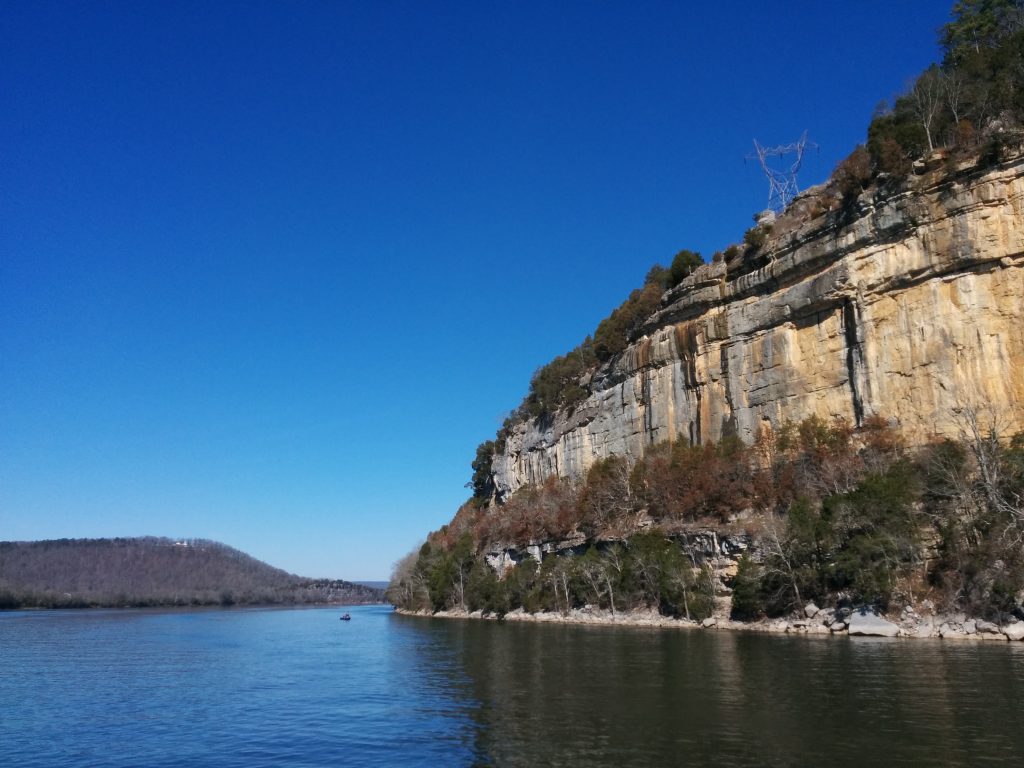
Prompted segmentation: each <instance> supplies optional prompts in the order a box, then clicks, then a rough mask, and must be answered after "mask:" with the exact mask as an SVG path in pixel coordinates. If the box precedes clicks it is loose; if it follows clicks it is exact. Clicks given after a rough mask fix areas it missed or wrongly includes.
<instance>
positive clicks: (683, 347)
mask: <svg viewBox="0 0 1024 768" xmlns="http://www.w3.org/2000/svg"><path fill="white" fill-rule="evenodd" d="M798 202H799V201H798ZM782 229H783V228H781V227H780V228H778V230H782ZM764 252H765V253H766V254H767V258H766V259H764V260H763V263H758V264H753V265H752V264H751V263H749V261H748V262H746V263H740V261H739V260H734V261H733V262H729V263H726V262H724V261H722V262H718V263H713V264H707V265H705V266H703V267H701V268H699V269H698V270H697V271H696V272H695V273H694V274H693V275H692V276H691V277H690V278H688V279H687V280H686V281H684V282H683V284H682V285H680V286H678V287H676V288H674V289H672V290H671V291H669V292H668V293H667V294H666V295H665V297H664V298H663V300H662V306H661V308H660V310H659V311H658V312H656V313H655V315H654V316H652V317H651V318H650V319H649V320H648V322H647V323H646V324H645V326H644V328H643V335H642V337H641V338H639V339H637V340H636V341H635V342H634V343H632V344H631V345H630V346H629V347H628V348H627V349H626V350H625V352H624V353H622V354H621V355H620V356H618V357H617V358H615V359H613V360H612V361H610V362H609V363H607V364H606V365H604V366H603V367H601V368H600V369H598V370H597V371H596V372H594V373H593V375H592V376H591V378H590V381H589V390H590V392H591V394H590V396H589V397H588V398H587V399H586V400H585V401H584V402H583V403H581V404H579V405H578V406H577V407H576V408H575V409H574V410H572V411H561V412H558V413H555V414H553V415H551V416H547V417H544V418H542V419H539V420H538V419H534V420H531V421H527V422H523V423H520V424H518V425H516V426H515V427H514V428H513V429H512V430H511V433H510V434H509V436H508V438H507V440H506V441H505V445H504V449H503V451H502V452H501V453H499V454H498V455H497V456H495V457H494V460H493V462H492V473H493V479H494V484H495V487H496V489H497V493H498V495H499V496H502V497H504V496H507V495H508V494H510V493H512V492H514V491H515V490H516V489H518V488H519V487H521V486H523V485H524V484H527V483H535V482H538V481H541V480H543V479H544V478H546V477H549V476H552V475H561V476H568V477H579V476H581V475H582V474H583V473H584V472H585V471H586V469H587V468H588V467H589V466H590V465H591V464H592V463H593V462H594V460H595V459H598V458H602V457H605V456H609V455H621V456H627V457H632V458H635V457H638V456H640V455H642V454H643V452H644V451H645V449H646V447H647V446H649V445H652V444H654V443H658V442H662V441H665V440H677V439H684V440H689V441H691V442H692V443H701V442H706V441H717V440H719V439H721V438H722V437H723V436H724V435H729V434H734V435H737V436H739V437H740V438H741V439H743V440H746V441H748V442H749V441H751V440H753V439H754V438H755V436H756V435H757V433H758V430H759V429H765V428H778V426H779V425H780V424H781V423H783V422H784V421H786V420H792V421H799V420H802V419H804V418H807V417H809V416H812V415H817V416H819V417H822V418H825V419H831V418H833V417H842V418H845V419H847V420H849V421H850V422H851V423H854V424H859V423H860V422H862V421H863V419H865V418H866V417H868V416H872V415H882V416H884V417H886V418H887V419H890V420H891V421H893V422H894V423H896V424H898V426H899V427H900V428H901V430H902V431H903V434H904V435H905V436H906V437H907V438H908V439H909V440H910V441H911V442H915V441H916V442H923V441H925V440H927V439H930V438H933V437H936V436H943V435H946V436H955V435H956V434H957V431H958V426H957V422H956V413H955V412H956V409H958V408H962V407H964V406H978V405H984V406H990V407H992V408H993V409H995V410H996V411H998V413H999V414H1000V416H1001V418H1002V419H1003V421H1004V422H1005V426H1006V427H1007V429H1010V430H1014V431H1016V430H1021V429H1024V158H1022V157H1020V156H1018V157H1017V158H1016V159H1013V160H1008V161H1005V162H1003V163H1002V164H1000V165H998V166H995V167H989V168H988V169H986V170H977V169H974V168H971V167H968V168H961V169H959V170H957V171H955V172H950V171H948V170H946V169H945V167H943V168H942V169H939V170H936V169H932V170H928V169H922V172H921V173H920V174H919V175H918V176H917V177H915V178H914V179H912V180H911V181H910V182H909V183H908V184H906V185H903V186H902V187H901V188H900V189H899V191H894V192H889V193H883V192H879V191H878V190H877V189H875V190H870V191H868V192H866V193H864V194H863V195H862V196H861V197H860V198H859V199H857V200H856V201H855V202H853V203H850V204H848V205H847V206H846V208H845V209H844V210H843V211H842V212H832V213H826V214H822V215H818V216H817V217H814V218H809V217H808V219H807V220H806V221H804V222H803V223H800V224H799V225H798V226H791V227H789V228H787V229H785V231H779V234H777V235H776V236H774V237H773V238H772V239H771V240H770V241H769V243H768V244H767V246H766V248H765V250H764Z"/></svg>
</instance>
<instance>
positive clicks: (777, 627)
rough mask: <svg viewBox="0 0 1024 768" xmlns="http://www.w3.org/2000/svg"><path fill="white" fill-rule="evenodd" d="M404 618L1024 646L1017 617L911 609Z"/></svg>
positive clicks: (455, 613) (594, 611) (586, 610)
mask: <svg viewBox="0 0 1024 768" xmlns="http://www.w3.org/2000/svg"><path fill="white" fill-rule="evenodd" d="M395 610H396V612H398V613H400V614H402V615H403V616H424V617H434V618H443V619H483V620H486V621H498V620H502V621H523V622H536V623H543V624H583V625H597V626H623V627H665V628H675V629H697V630H705V631H716V630H734V631H741V632H762V633H770V634H791V635H818V636H836V635H840V636H845V637H851V636H863V637H898V638H936V639H943V640H967V641H1001V642H1008V641H1024V621H1019V620H1018V619H1017V618H1016V617H1014V618H1011V619H1010V620H1009V621H1008V622H1007V623H1006V624H1003V625H998V624H995V623H993V622H989V621H984V620H981V619H971V618H968V617H967V616H966V615H964V614H953V615H933V614H929V615H919V614H918V613H917V612H916V611H914V610H913V609H912V608H910V607H909V606H908V608H907V609H905V610H904V611H903V613H902V614H900V616H899V617H898V618H896V619H894V620H890V619H888V618H885V617H883V616H879V615H877V614H875V613H873V612H871V611H869V610H864V609H862V610H853V609H847V608H841V609H831V608H828V609H819V608H818V607H817V606H815V605H813V604H809V605H808V606H807V607H806V608H805V609H804V616H802V617H801V616H790V617H788V618H781V619H764V620H760V621H734V620H732V619H728V618H708V619H704V620H703V621H689V620H687V619H675V618H671V617H669V616H663V615H661V614H659V613H658V612H657V611H655V610H633V611H616V612H615V613H612V611H609V610H604V609H600V608H593V607H590V606H585V607H583V608H574V609H572V610H571V611H569V612H567V613H556V612H550V611H545V612H540V613H527V612H526V611H524V610H522V609H521V608H520V609H516V610H514V611H510V612H509V613H507V614H505V616H503V617H501V618H500V619H499V617H498V616H497V615H496V614H484V613H483V612H481V611H472V612H470V611H465V610H461V609H457V608H456V609H451V610H445V611H437V612H436V613H433V612H431V611H426V610H421V611H410V610H405V609H402V608H397V607H396V608H395Z"/></svg>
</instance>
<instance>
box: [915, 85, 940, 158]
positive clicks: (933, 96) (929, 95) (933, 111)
mask: <svg viewBox="0 0 1024 768" xmlns="http://www.w3.org/2000/svg"><path fill="white" fill-rule="evenodd" d="M942 97H943V87H942V79H941V75H940V74H939V70H938V68H937V67H931V68H929V69H927V70H925V72H924V73H923V74H922V75H921V76H920V77H919V78H918V79H917V82H916V83H914V87H913V88H911V90H910V103H911V104H912V106H913V108H914V114H915V115H917V119H918V120H919V121H920V122H921V125H922V126H923V127H924V132H925V136H927V138H928V151H929V152H932V151H933V150H934V149H935V144H934V142H933V141H932V126H933V124H934V123H935V118H936V117H937V116H938V114H939V111H940V109H941V107H942Z"/></svg>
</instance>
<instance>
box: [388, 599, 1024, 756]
mask: <svg viewBox="0 0 1024 768" xmlns="http://www.w3.org/2000/svg"><path fill="white" fill-rule="evenodd" d="M395 620H396V622H397V623H406V622H420V623H427V624H429V625H430V627H431V631H436V629H435V625H438V624H442V625H443V626H444V631H445V634H446V635H447V639H446V641H445V642H446V644H447V645H451V646H452V647H454V648H458V649H459V657H460V659H461V662H462V664H463V667H464V669H465V672H466V674H467V675H468V676H469V678H470V679H471V680H472V691H473V696H474V697H475V698H476V699H477V701H478V704H479V708H478V709H477V710H476V711H475V714H474V718H475V719H476V721H477V723H478V742H477V751H478V759H479V760H480V762H482V763H487V762H490V763H493V764H495V765H502V766H506V765H507V766H518V765H523V766H525V765H552V766H555V765H559V766H565V765H608V766H613V765H615V766H630V765H636V766H641V765H706V764H712V763H713V764H714V765H719V766H734V765H782V766H785V765H793V766H797V765H830V766H834V765H839V766H842V765H850V766H862V765H868V764H874V765H892V766H900V765H906V766H910V765H915V766H916V765H921V766H924V765H977V764H992V765H998V764H1002V765H1019V764H1021V760H1022V759H1024V714H1022V709H1021V707H1020V703H1021V702H1022V701H1024V700H1022V698H1021V697H1022V695H1024V645H1020V646H1013V645H1010V644H1007V643H1001V644H995V645H989V644H953V643H948V642H947V643H942V642H941V641H909V642H906V641H896V642H894V641H891V640H872V639H867V638H864V639H857V638H844V639H841V638H814V637H804V638H796V637H778V636H764V635H753V634H742V633H732V632H715V633H709V632H697V631H685V630H680V631H671V630H669V631H665V630H660V631H659V630H644V629H636V628H621V629H620V628H608V627H579V626H576V627H574V626H551V625H526V624H517V623H509V624H503V625H499V624H494V623H490V622H475V621H450V620H431V621H426V622H424V620H422V619H404V618H402V617H396V619H395Z"/></svg>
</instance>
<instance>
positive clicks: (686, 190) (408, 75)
mask: <svg viewBox="0 0 1024 768" xmlns="http://www.w3.org/2000/svg"><path fill="white" fill-rule="evenodd" d="M950 6H951V0H941V1H939V2H891V1H889V0H884V1H883V0H870V1H867V2H852V1H851V2H842V3H841V2H786V3H774V4H767V5H764V4H762V5H761V6H758V7H757V10H756V11H754V10H752V9H753V8H754V6H753V5H752V4H750V3H740V2H735V3H701V4H697V3H684V2H674V3H668V2H650V3H626V2H621V3H613V2H578V3H574V2H557V3H550V2H537V3H526V2H516V3H512V2H508V3H490V2H468V1H467V2H457V3H440V2H438V3H425V2H387V1H382V2H280V3H262V2H252V3H237V4H236V3H229V2H214V3H210V2H196V3H186V2H174V3H134V2H133V3H128V2H125V3H105V2H92V1H90V2H8V3H5V4H4V6H3V12H2V14H0V104H2V108H0V539H40V538H59V537H95V536H134V535H148V534H151V535H166V536H188V537H193V536H194V537H205V538H212V539H217V540H220V541H223V542H225V543H227V544H230V545H232V546H235V547H238V548H240V549H242V550H245V551H247V552H249V553H251V554H253V555H255V556H256V557H259V558H261V559H263V560H266V561H268V562H270V563H271V564H273V565H276V566H279V567H283V568H286V569H288V570H290V571H293V572H298V573H301V574H304V575H311V576H332V577H342V578H349V579H356V578H362V579H372V578H379V579H383V578H386V577H387V575H388V573H389V572H390V567H391V564H392V563H393V562H394V561H395V560H396V559H397V558H399V557H400V556H401V555H403V554H404V553H405V552H406V551H408V550H409V549H411V548H412V547H413V546H415V545H417V544H418V543H419V542H420V541H421V540H422V538H423V536H424V535H425V534H426V532H427V531H428V530H431V529H434V528H437V527H438V526H440V525H441V524H443V523H445V522H446V521H447V520H448V519H449V518H450V517H451V515H452V513H453V512H454V511H455V508H456V507H457V506H458V505H459V503H460V502H461V501H463V500H464V499H465V497H466V496H467V494H468V491H467V490H466V489H465V488H464V483H465V482H466V481H467V480H468V479H469V474H470V471H469V462H470V460H471V459H472V457H473V454H474V450H475V447H476V445H477V444H478V443H479V442H481V441H482V440H485V439H487V438H489V437H492V436H493V434H494V432H495V430H496V429H497V427H498V426H499V425H500V423H501V421H502V419H503V417H504V415H505V413H506V412H507V411H508V410H509V409H511V408H513V407H514V406H516V405H517V404H518V402H519V400H520V399H521V397H522V395H523V394H524V392H525V390H526V387H527V384H528V381H529V378H530V375H531V373H532V372H533V371H534V370H535V369H536V368H537V367H538V366H539V365H541V364H543V363H544V362H546V361H547V360H549V359H550V358H551V357H553V356H554V355H557V354H560V353H562V352H564V351H566V350H567V349H569V348H571V347H572V346H574V345H575V344H576V343H578V342H579V341H580V340H581V339H582V338H583V337H584V336H585V335H586V334H587V333H588V332H590V331H591V330H592V329H593V328H594V327H595V326H596V324H597V322H598V321H599V320H600V319H601V318H602V317H604V316H605V315H606V314H607V313H608V312H609V311H610V310H611V309H612V308H613V307H614V306H616V305H617V304H618V303H619V302H620V301H621V300H622V299H623V298H625V296H626V295H627V294H628V292H629V290H630V289H631V288H633V287H635V286H637V285H638V284H639V283H640V282H642V280H643V277H644V274H645V273H646V272H647V269H648V268H649V267H650V266H651V265H652V264H653V263H655V262H662V263H664V262H666V261H668V260H670V259H671V257H672V255H673V254H674V253H675V252H676V251H677V250H679V249H680V248H684V247H685V248H691V249H696V250H700V251H701V252H703V253H704V254H705V255H706V256H707V255H710V253H711V252H713V251H714V250H716V249H719V248H722V247H724V246H726V245H728V244H729V243H730V242H734V241H736V240H738V239H739V238H740V237H742V234H743V231H744V230H745V229H746V228H747V227H748V226H749V225H750V223H751V215H752V214H753V213H754V212H755V211H757V210H759V209H761V208H763V207H764V204H765V202H766V199H767V184H766V182H765V181H764V179H763V177H762V176H761V173H760V171H759V170H758V169H757V168H756V167H755V166H754V165H752V164H747V165H745V164H744V160H743V158H744V156H745V155H746V154H747V153H749V152H750V151H751V149H752V144H751V139H752V138H754V137H757V138H758V139H760V140H761V141H762V142H763V143H769V144H777V143H784V142H789V141H792V140H794V139H796V138H797V137H798V136H799V135H800V133H801V132H802V131H803V130H804V129H807V130H809V132H810V137H811V139H812V140H814V141H816V142H817V143H818V144H820V151H819V152H818V153H812V154H811V155H810V156H808V158H807V160H806V163H805V170H804V172H803V173H802V175H801V182H802V184H803V185H805V186H806V185H808V184H811V183H814V182H817V181H820V180H822V179H823V178H824V177H825V176H827V175H828V173H829V172H830V171H831V169H832V168H833V167H834V166H835V164H836V163H837V162H838V161H839V160H840V159H841V158H842V157H843V156H845V154H847V153H848V152H849V151H850V150H851V149H852V148H853V147H854V146H855V145H856V144H857V143H858V142H859V141H862V140H863V138H864V131H865V128H866V125H867V122H868V119H869V118H870V115H871V113H872V110H873V109H874V107H875V105H876V104H877V103H878V102H879V101H880V100H881V99H883V98H887V97H888V98H891V97H892V96H893V95H894V94H896V93H897V92H899V91H900V90H901V89H902V88H903V87H904V86H905V85H906V83H907V81H908V80H909V79H910V78H911V77H912V76H913V75H915V74H916V73H917V72H919V71H920V70H921V69H923V68H924V67H925V66H926V65H927V64H928V63H930V62H931V61H933V60H935V59H936V58H937V57H938V51H937V46H936V30H937V28H938V27H939V26H940V25H941V24H942V23H944V22H945V21H946V20H947V17H948V13H949V7H950Z"/></svg>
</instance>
